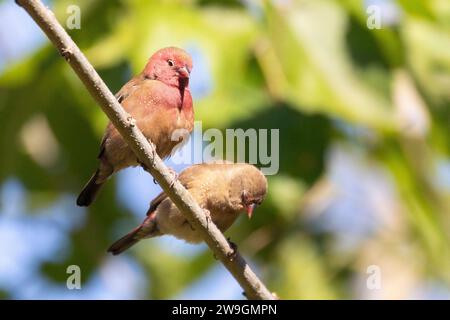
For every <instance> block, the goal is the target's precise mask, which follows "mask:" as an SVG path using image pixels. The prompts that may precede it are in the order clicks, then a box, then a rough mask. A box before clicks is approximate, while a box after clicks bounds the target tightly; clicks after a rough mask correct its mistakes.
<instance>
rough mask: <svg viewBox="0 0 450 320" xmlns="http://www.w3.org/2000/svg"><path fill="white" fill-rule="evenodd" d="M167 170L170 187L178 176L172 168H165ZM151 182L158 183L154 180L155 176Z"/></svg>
mask: <svg viewBox="0 0 450 320" xmlns="http://www.w3.org/2000/svg"><path fill="white" fill-rule="evenodd" d="M167 169H168V170H169V174H170V176H171V182H170V184H169V187H170V188H172V187H173V185H174V184H175V181H177V178H178V173H177V172H176V171H175V170H173V169H172V168H167ZM153 183H154V184H158V182H157V181H156V180H155V178H153Z"/></svg>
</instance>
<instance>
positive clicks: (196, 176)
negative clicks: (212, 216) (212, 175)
mask: <svg viewBox="0 0 450 320" xmlns="http://www.w3.org/2000/svg"><path fill="white" fill-rule="evenodd" d="M204 173H205V167H204V166H201V165H193V166H191V167H189V168H187V169H185V170H183V172H181V173H180V175H179V176H178V180H179V181H180V182H181V184H182V185H183V186H184V187H185V188H186V189H187V190H188V191H189V192H191V194H192V195H193V196H194V198H197V197H196V195H197V194H196V193H195V192H194V191H196V190H197V189H198V186H197V185H196V182H199V181H202V180H203V179H202V178H201V175H202V174H204ZM167 198H168V197H167V195H166V194H165V193H164V192H161V193H160V194H158V195H157V196H156V198H154V199H153V200H152V202H150V208H149V209H148V211H147V215H149V214H151V213H152V212H154V211H155V210H156V208H158V206H159V205H160V204H161V202H163V201H164V200H166V199H167ZM197 201H198V199H197ZM199 205H200V206H202V203H199Z"/></svg>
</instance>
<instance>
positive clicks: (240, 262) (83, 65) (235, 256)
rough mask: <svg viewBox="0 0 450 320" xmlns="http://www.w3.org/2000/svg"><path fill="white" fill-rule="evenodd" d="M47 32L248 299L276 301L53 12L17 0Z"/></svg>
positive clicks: (36, 0)
mask: <svg viewBox="0 0 450 320" xmlns="http://www.w3.org/2000/svg"><path fill="white" fill-rule="evenodd" d="M16 3H17V4H18V5H19V6H21V7H23V8H24V9H25V10H26V11H27V12H28V14H29V15H30V16H31V17H32V18H33V19H34V21H35V22H36V23H37V24H38V25H39V27H40V28H41V29H42V30H43V31H44V32H45V34H46V35H47V37H48V38H49V39H50V41H51V42H52V43H53V44H54V45H55V47H56V48H57V49H58V50H59V52H60V53H61V55H62V56H63V57H64V58H65V59H66V61H67V62H68V63H69V64H70V66H71V67H72V69H73V70H74V71H75V72H76V74H77V75H78V77H79V78H80V80H81V81H82V82H83V84H84V85H85V87H86V89H87V90H88V91H89V93H90V94H91V95H92V96H93V97H94V99H95V100H96V101H97V103H98V104H99V105H100V107H101V108H102V110H103V112H104V113H105V114H106V115H107V116H108V118H109V119H110V120H111V122H112V123H113V125H114V126H115V127H116V128H117V130H118V131H119V132H120V134H121V135H122V137H123V138H124V139H125V141H126V142H127V143H128V145H129V146H130V147H131V149H132V150H133V151H134V153H135V154H136V156H137V157H138V159H139V160H140V161H141V162H142V163H143V164H144V165H145V166H146V167H147V168H148V169H149V171H150V173H151V174H152V176H153V177H154V178H155V180H156V181H157V182H158V184H159V185H160V186H161V188H162V189H163V190H164V192H166V194H167V195H168V196H169V198H170V199H171V200H172V201H173V202H174V203H175V205H176V206H177V207H178V209H179V210H180V211H181V212H182V213H183V214H184V215H185V217H186V219H187V220H188V221H189V223H191V225H192V226H194V227H195V229H196V230H198V232H200V233H201V235H202V237H203V239H204V240H205V242H206V243H207V244H208V246H209V247H210V249H211V250H212V251H213V253H214V255H215V256H216V257H217V258H218V259H219V260H220V261H221V262H222V263H223V264H224V266H225V267H226V268H227V269H228V270H229V272H230V273H231V274H232V275H233V277H234V278H235V279H236V281H237V282H238V283H239V284H240V285H241V287H242V288H243V289H244V291H245V295H246V297H247V298H248V299H258V300H272V299H275V297H274V296H273V295H272V294H271V293H270V291H269V290H268V289H267V288H266V286H265V285H264V283H263V282H262V281H261V280H260V279H259V278H258V277H257V276H256V274H255V273H254V272H253V271H252V269H251V268H250V266H249V265H248V264H247V262H246V261H245V260H244V258H242V256H241V255H240V254H239V253H238V252H237V251H236V252H235V251H234V250H233V248H232V247H231V246H230V244H229V243H228V241H227V240H226V239H225V237H224V235H223V234H222V233H221V232H220V230H219V229H218V228H217V227H216V226H215V225H214V223H211V222H209V223H208V221H207V219H206V216H205V215H204V213H203V211H202V209H201V208H200V206H199V205H198V204H197V203H196V202H195V200H194V199H193V197H192V196H191V195H190V194H189V192H188V191H187V190H186V189H185V188H184V187H183V186H182V185H181V183H180V182H179V181H178V180H175V181H173V180H172V179H173V177H172V175H171V174H170V172H169V170H168V169H167V167H166V166H165V165H164V163H163V161H162V160H161V158H160V157H159V156H158V155H157V154H156V151H155V148H154V146H153V144H152V143H150V142H149V141H148V140H147V139H146V138H145V137H144V135H143V134H142V132H141V131H140V130H139V128H138V127H137V126H136V124H135V120H134V119H133V118H132V117H131V116H130V115H129V114H128V113H127V112H125V110H124V109H123V108H122V106H121V105H120V103H119V102H118V101H117V100H116V98H115V97H114V95H113V94H112V93H111V91H110V90H109V89H108V87H107V86H106V84H105V83H104V82H103V80H102V79H101V78H100V76H99V75H98V73H97V72H96V71H95V69H94V68H93V67H92V65H91V64H90V63H89V61H88V60H87V59H86V57H85V56H84V54H83V53H82V52H81V51H80V49H79V48H78V46H77V45H76V44H75V43H74V42H73V40H72V39H71V38H70V36H69V35H68V34H67V32H66V31H65V30H64V28H63V27H62V26H61V25H60V24H59V22H58V21H57V20H56V18H55V16H54V14H53V12H52V11H51V10H49V9H48V8H47V7H45V6H44V5H43V4H42V2H41V1H39V0H16Z"/></svg>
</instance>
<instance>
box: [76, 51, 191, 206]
mask: <svg viewBox="0 0 450 320" xmlns="http://www.w3.org/2000/svg"><path fill="white" fill-rule="evenodd" d="M191 70H192V59H191V57H190V56H189V54H188V53H187V52H186V51H184V50H182V49H179V48H175V47H169V48H164V49H161V50H159V51H157V52H156V53H155V54H153V55H152V56H151V57H150V59H149V61H148V63H147V65H146V66H145V68H144V70H143V71H142V72H141V73H140V74H139V75H137V76H136V77H134V78H133V79H131V80H130V81H129V82H128V83H126V84H125V85H124V86H123V87H122V89H120V91H119V92H118V93H117V94H116V97H117V99H118V101H119V102H120V103H121V104H122V107H123V108H124V109H125V110H126V111H127V112H128V113H129V114H130V115H131V116H133V117H134V119H136V124H137V126H138V128H139V129H140V130H141V131H142V133H143V134H144V135H145V137H147V138H148V139H150V140H151V142H152V143H153V144H154V145H155V147H156V152H157V153H158V155H159V156H160V157H161V158H167V157H168V156H170V155H171V153H172V152H173V151H174V149H175V147H177V146H178V145H179V144H180V143H181V142H183V140H185V139H184V138H185V136H182V137H180V136H179V133H180V132H181V130H184V133H186V134H189V133H191V132H192V129H193V126H194V110H193V107H192V97H191V93H190V91H189V75H190V72H191ZM172 135H174V137H173V136H172ZM174 138H175V139H174ZM98 159H99V160H100V165H99V167H98V169H97V170H96V171H95V173H94V174H93V175H92V177H91V179H90V180H89V182H88V183H87V184H86V186H85V187H84V188H83V190H82V191H81V193H80V195H79V196H78V199H77V205H79V206H89V205H90V204H91V203H92V202H93V201H94V199H95V196H96V195H97V193H98V191H99V190H100V188H101V186H102V185H103V184H104V183H105V181H106V180H107V179H108V178H109V177H110V176H111V175H112V174H113V173H115V172H117V171H119V170H121V169H124V168H127V167H130V166H137V165H139V162H138V159H137V158H136V156H135V155H134V153H133V151H132V150H131V149H130V148H129V147H128V145H127V143H126V142H125V141H124V140H123V139H122V137H121V136H120V134H119V132H118V131H117V130H116V128H115V127H114V126H113V125H112V124H111V123H109V124H108V126H107V128H106V132H105V134H104V136H103V140H102V142H101V146H100V153H99V155H98Z"/></svg>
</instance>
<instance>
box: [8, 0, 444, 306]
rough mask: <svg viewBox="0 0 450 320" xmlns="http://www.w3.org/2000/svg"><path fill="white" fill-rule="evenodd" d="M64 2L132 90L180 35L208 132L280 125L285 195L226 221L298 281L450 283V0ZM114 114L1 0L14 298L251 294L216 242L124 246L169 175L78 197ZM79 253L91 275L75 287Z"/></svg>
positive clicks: (63, 9)
mask: <svg viewBox="0 0 450 320" xmlns="http://www.w3.org/2000/svg"><path fill="white" fill-rule="evenodd" d="M46 4H48V5H49V6H50V7H51V8H52V9H53V10H54V12H55V13H56V16H57V18H58V19H59V21H61V22H62V23H65V21H66V19H67V18H68V16H69V15H68V13H67V8H68V6H69V5H71V4H74V5H78V6H79V7H80V8H81V29H80V30H71V31H70V34H71V36H72V37H73V38H74V40H75V41H76V42H77V44H78V45H79V46H80V47H81V49H82V50H83V52H85V53H86V55H87V57H88V59H89V60H90V61H91V62H92V63H93V65H94V66H95V68H96V69H97V70H98V71H99V73H100V75H101V76H102V77H103V79H104V80H105V82H106V83H107V85H108V86H109V87H110V88H111V90H112V91H113V92H116V91H117V90H118V89H119V88H120V87H121V86H122V85H123V84H124V83H125V82H126V81H127V80H128V79H129V78H130V77H131V76H132V75H133V74H136V73H137V72H139V71H140V70H141V68H142V67H143V66H144V64H145V62H146V60H147V59H148V57H149V56H150V54H151V53H153V52H154V51H155V50H157V49H159V48H161V47H164V46H168V45H176V46H180V47H183V48H185V49H186V50H188V51H189V52H190V53H191V54H192V56H193V59H194V70H193V73H192V79H191V87H192V92H193V95H194V99H195V112H196V119H197V120H201V121H202V125H203V129H208V128H219V129H221V130H223V129H225V128H258V129H259V128H262V129H263V128H278V129H280V171H279V173H278V174H277V175H274V176H270V177H268V179H269V195H268V198H267V199H266V201H265V202H264V203H263V205H262V206H261V207H259V208H258V209H257V211H256V212H255V215H254V218H253V219H252V220H248V219H246V218H244V217H241V218H240V219H239V220H238V222H237V223H236V224H235V225H234V226H233V227H232V229H231V230H229V231H228V232H227V233H226V235H227V236H230V237H231V238H232V239H233V241H234V242H236V243H237V244H238V245H239V247H240V250H241V251H242V253H243V255H244V256H245V257H246V258H247V259H248V261H249V262H250V263H251V265H252V266H253V267H254V268H255V270H256V271H257V273H258V274H259V275H260V276H261V278H262V279H263V281H264V282H265V283H266V284H267V285H268V287H269V288H270V289H271V290H272V291H274V292H276V293H277V294H278V295H279V296H280V297H281V298H285V299H344V298H356V299H373V298H383V299H426V298H441V299H449V298H450V246H449V245H450V236H449V232H450V159H449V154H450V1H448V0H427V1H421V0H399V1H394V0H392V1H389V0H384V1H381V0H378V1H375V0H373V1H359V0H342V1H337V0H336V1H332V0H297V1H295V0H272V1H258V0H229V1H218V0H216V1H213V0H209V1H208V0H173V1H147V0H70V1H65V0H60V1H56V0H54V1H46ZM371 5H376V6H378V7H377V8H379V9H380V10H381V13H382V20H381V22H382V28H381V29H379V30H377V29H374V30H370V29H369V28H368V27H367V25H366V23H367V18H368V15H367V11H366V10H367V8H368V7H369V6H371ZM106 123H107V119H106V116H105V115H104V114H103V113H102V112H101V111H100V108H99V107H98V106H96V105H95V102H94V101H93V99H92V98H91V97H90V96H89V95H88V93H87V91H86V90H85V88H84V87H83V85H82V83H81V82H80V81H79V80H78V78H77V77H76V76H75V74H74V73H73V71H72V70H71V69H70V68H69V66H68V65H67V64H66V63H65V61H64V60H63V59H62V58H61V57H60V56H59V55H58V53H57V51H56V50H55V48H54V47H53V46H51V45H50V44H49V42H48V40H47V39H46V38H45V37H44V35H43V34H42V32H41V31H40V29H38V28H37V27H36V26H35V24H34V22H33V21H32V20H31V19H30V18H29V17H28V16H27V14H26V13H25V11H23V10H22V9H20V8H19V7H17V6H16V5H15V4H14V1H12V0H11V1H10V0H8V1H0V150H1V151H0V252H1V254H0V297H2V298H12V299H25V298H37V299H50V298H60V299H103V298H110V299H119V298H122V299H129V298H138V299H147V298H150V299H166V298H176V299H177V298H187V299H211V298H226V299H243V298H244V297H243V296H242V294H241V292H242V290H241V289H240V288H239V286H238V285H237V284H236V282H235V281H234V279H233V278H232V277H231V276H230V275H229V274H228V273H227V272H226V270H225V269H224V267H223V266H222V265H221V264H219V263H218V262H217V261H216V260H215V259H214V258H213V256H212V254H211V252H210V251H209V250H208V249H207V248H206V246H205V245H197V246H194V245H189V244H185V243H183V242H182V241H178V240H176V239H172V238H169V237H166V238H164V237H163V238H160V239H152V240H148V241H144V242H141V243H140V244H139V245H137V246H136V247H134V248H133V249H132V250H130V251H129V252H127V253H126V254H124V255H121V256H118V257H111V256H109V255H107V254H106V252H105V250H106V248H107V247H108V246H109V245H110V244H111V243H112V241H114V240H115V239H116V238H118V237H119V236H121V235H122V234H124V233H125V232H127V231H128V230H129V229H131V228H132V227H134V226H135V225H136V224H137V223H138V222H140V221H141V219H142V217H143V216H144V214H145V212H146V209H147V206H148V203H149V201H150V200H151V198H152V197H153V196H154V195H156V194H157V193H158V192H159V187H158V186H157V185H155V184H154V183H153V181H152V178H151V177H150V176H149V175H148V174H146V173H144V172H143V171H142V170H141V169H139V168H135V169H127V170H125V171H123V172H121V173H120V174H119V175H117V176H116V177H114V178H113V179H112V180H111V181H110V182H109V183H108V184H107V186H106V188H105V189H104V190H103V192H102V193H101V195H100V196H99V198H98V200H97V201H96V203H95V204H94V205H93V206H92V207H91V208H89V209H82V208H78V207H76V205H75V198H76V195H77V193H78V192H79V191H80V189H81V187H82V186H83V185H84V183H85V182H86V180H87V179H88V178H89V176H90V174H91V173H92V171H93V170H94V168H95V167H96V158H95V157H96V154H97V151H98V146H99V143H100V139H101V136H102V132H103V130H104V128H105V125H106ZM194 138H195V139H201V137H194ZM168 165H170V166H172V167H174V168H175V169H177V170H180V169H181V168H182V166H177V165H175V164H173V163H171V161H170V160H169V161H168ZM73 264H74V265H78V266H79V267H80V268H81V275H82V289H81V290H68V289H67V288H66V279H67V277H68V276H69V275H68V274H67V273H66V269H67V267H68V266H69V265H73ZM371 266H376V267H377V268H379V270H380V271H381V288H380V289H378V290H371V289H370V288H368V287H367V285H366V283H367V280H368V278H369V277H370V275H371V273H370V270H372V269H370V268H371ZM368 271H369V273H368Z"/></svg>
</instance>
